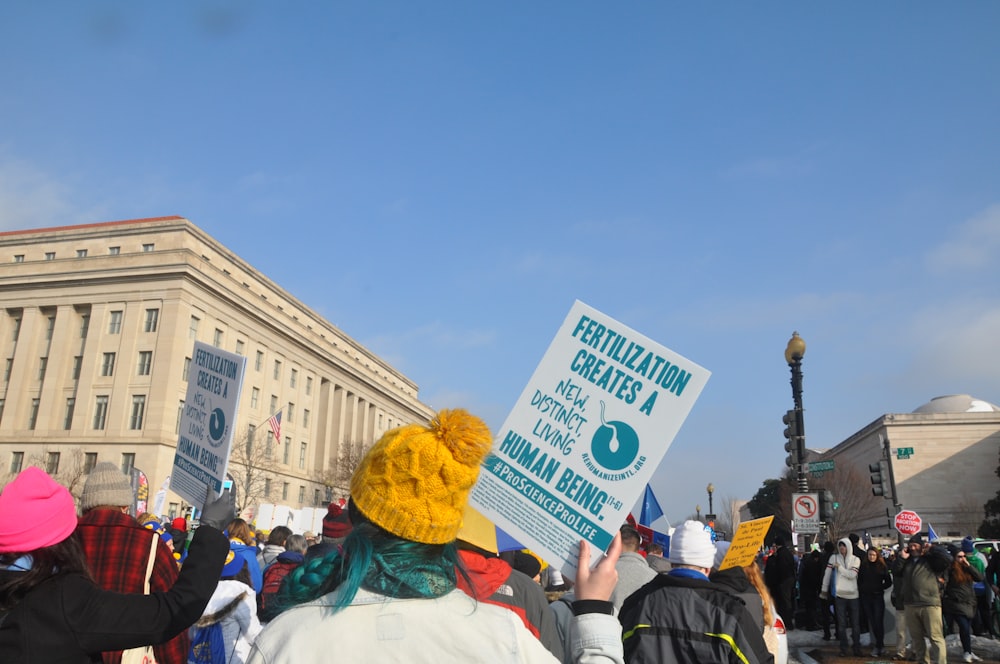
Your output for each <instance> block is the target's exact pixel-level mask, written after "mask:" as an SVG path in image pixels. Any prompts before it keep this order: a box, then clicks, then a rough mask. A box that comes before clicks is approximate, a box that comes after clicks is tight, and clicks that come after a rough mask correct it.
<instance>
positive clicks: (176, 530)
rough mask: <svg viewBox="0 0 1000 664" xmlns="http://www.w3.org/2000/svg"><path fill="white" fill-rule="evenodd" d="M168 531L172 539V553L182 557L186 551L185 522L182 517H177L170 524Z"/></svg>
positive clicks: (186, 533) (186, 535) (186, 530)
mask: <svg viewBox="0 0 1000 664" xmlns="http://www.w3.org/2000/svg"><path fill="white" fill-rule="evenodd" d="M168 530H169V531H170V534H171V535H173V538H174V553H175V554H176V553H179V554H180V555H181V557H183V556H184V552H185V551H186V550H187V539H188V529H187V521H186V520H185V519H184V517H182V516H179V517H177V518H175V519H174V520H173V521H171V522H170V527H169V528H168ZM174 557H175V558H177V557H178V556H176V555H175V556H174Z"/></svg>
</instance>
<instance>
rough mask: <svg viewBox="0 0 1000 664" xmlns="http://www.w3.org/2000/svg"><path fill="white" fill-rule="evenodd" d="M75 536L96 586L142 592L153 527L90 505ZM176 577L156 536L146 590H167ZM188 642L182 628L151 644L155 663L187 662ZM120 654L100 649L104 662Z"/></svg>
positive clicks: (111, 663) (115, 663)
mask: <svg viewBox="0 0 1000 664" xmlns="http://www.w3.org/2000/svg"><path fill="white" fill-rule="evenodd" d="M76 536H77V537H78V538H79V540H80V543H81V544H82V545H83V552H84V554H86V556H87V563H88V564H89V565H90V571H91V573H92V574H93V575H94V581H96V582H97V585H98V586H99V587H101V588H103V589H104V590H112V591H114V592H119V593H140V594H141V593H142V590H143V585H144V582H145V580H146V563H147V560H148V558H147V557H148V556H149V547H150V544H151V543H152V542H151V539H152V537H153V531H151V530H148V529H146V528H143V527H142V526H140V525H139V523H138V522H137V521H136V520H135V519H133V518H132V517H130V516H129V515H127V514H123V513H122V512H120V511H118V510H110V509H93V510H90V511H89V512H87V513H86V514H84V515H83V516H82V517H80V522H79V524H78V525H77V528H76ZM176 580H177V563H176V562H174V558H173V556H171V555H170V549H168V548H167V545H166V544H164V543H163V540H160V542H159V543H158V544H157V546H156V562H155V563H154V564H153V573H152V575H151V577H150V580H149V589H150V592H161V591H167V590H170V588H171V587H172V586H173V585H174V582H175V581H176ZM190 645H191V641H190V639H189V637H188V633H187V631H186V630H185V631H183V632H181V633H180V634H179V635H177V636H176V637H175V638H173V639H171V640H170V641H168V642H167V643H164V644H162V645H158V646H155V647H154V648H153V651H154V652H155V653H156V661H157V664H187V656H188V650H189V648H190ZM121 658H122V653H121V651H116V652H106V653H103V659H104V664H120V662H121Z"/></svg>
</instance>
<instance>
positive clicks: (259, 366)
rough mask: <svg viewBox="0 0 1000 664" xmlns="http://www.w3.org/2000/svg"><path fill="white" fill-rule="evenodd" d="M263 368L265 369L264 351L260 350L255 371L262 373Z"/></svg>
mask: <svg viewBox="0 0 1000 664" xmlns="http://www.w3.org/2000/svg"><path fill="white" fill-rule="evenodd" d="M262 368H264V351H262V350H259V351H257V360H256V361H255V362H254V365H253V370H254V371H260V370H261V369H262Z"/></svg>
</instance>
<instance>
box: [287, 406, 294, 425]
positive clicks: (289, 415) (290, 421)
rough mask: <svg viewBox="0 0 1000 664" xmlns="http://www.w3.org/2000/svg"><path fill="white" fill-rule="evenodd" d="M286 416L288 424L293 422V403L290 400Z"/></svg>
mask: <svg viewBox="0 0 1000 664" xmlns="http://www.w3.org/2000/svg"><path fill="white" fill-rule="evenodd" d="M287 418H288V419H287V420H286V421H287V422H288V423H289V424H295V404H293V403H292V402H291V401H289V402H288V414H287Z"/></svg>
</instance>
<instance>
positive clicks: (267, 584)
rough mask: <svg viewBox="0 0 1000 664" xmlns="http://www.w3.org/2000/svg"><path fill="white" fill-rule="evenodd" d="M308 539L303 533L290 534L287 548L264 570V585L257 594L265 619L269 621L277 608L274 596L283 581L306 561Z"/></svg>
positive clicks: (259, 610)
mask: <svg viewBox="0 0 1000 664" xmlns="http://www.w3.org/2000/svg"><path fill="white" fill-rule="evenodd" d="M305 553H306V539H305V537H303V536H302V535H289V536H288V539H286V540H285V550H284V551H282V552H281V553H279V554H278V557H277V558H276V559H275V561H274V562H273V563H271V564H270V565H268V566H267V569H266V570H264V585H263V590H262V591H261V593H260V595H258V596H257V608H258V615H259V616H260V619H261V620H263V621H265V622H266V621H269V620H271V618H273V617H274V616H275V615H277V610H276V609H275V608H274V606H273V605H274V598H275V597H277V596H278V591H279V590H281V583H282V581H284V580H285V577H286V576H288V575H289V574H290V573H291V572H292V571H294V570H295V569H296V568H297V567H299V565H301V564H302V563H303V562H304V561H305Z"/></svg>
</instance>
